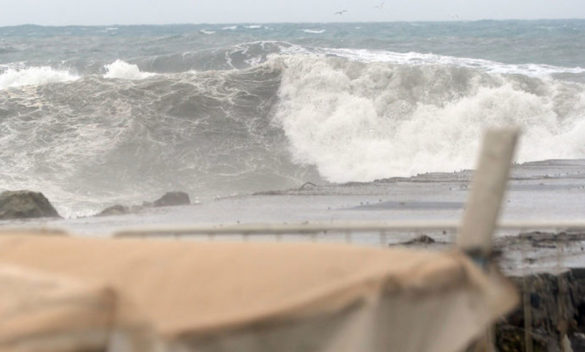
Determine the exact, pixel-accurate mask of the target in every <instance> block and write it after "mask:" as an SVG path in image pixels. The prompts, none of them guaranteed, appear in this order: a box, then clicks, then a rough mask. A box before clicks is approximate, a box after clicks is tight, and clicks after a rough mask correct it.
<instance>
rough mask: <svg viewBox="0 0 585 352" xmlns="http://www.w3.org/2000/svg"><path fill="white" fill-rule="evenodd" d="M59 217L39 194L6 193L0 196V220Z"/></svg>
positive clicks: (25, 192)
mask: <svg viewBox="0 0 585 352" xmlns="http://www.w3.org/2000/svg"><path fill="white" fill-rule="evenodd" d="M43 217H60V216H59V213H57V210H55V208H54V207H53V206H52V205H51V203H50V202H49V200H48V199H47V198H46V197H45V196H44V195H43V194H42V193H40V192H31V191H6V192H2V194H0V219H3V220H6V219H24V218H43Z"/></svg>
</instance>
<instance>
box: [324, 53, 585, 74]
mask: <svg viewBox="0 0 585 352" xmlns="http://www.w3.org/2000/svg"><path fill="white" fill-rule="evenodd" d="M318 52H319V53H322V54H325V55H335V56H341V57H345V58H348V59H351V60H355V61H360V62H388V63H395V64H403V65H455V66H461V67H468V68H477V69H482V70H485V71H487V72H491V73H507V74H523V75H529V76H545V75H550V74H555V73H585V68H583V67H560V66H553V65H544V64H504V63H500V62H495V61H490V60H484V59H474V58H466V57H454V56H445V55H436V54H429V53H417V52H409V53H398V52H392V51H381V50H378V51H377V50H367V49H344V48H342V49H336V48H323V49H319V50H318Z"/></svg>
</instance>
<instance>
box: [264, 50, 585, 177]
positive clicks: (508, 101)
mask: <svg viewBox="0 0 585 352" xmlns="http://www.w3.org/2000/svg"><path fill="white" fill-rule="evenodd" d="M277 61H278V62H279V64H280V65H282V66H283V67H286V69H285V70H284V73H283V77H282V83H281V88H280V91H279V98H280V102H279V107H278V109H277V112H276V116H275V119H276V121H278V123H279V124H280V125H281V126H282V128H283V130H284V131H285V134H286V136H287V138H288V140H289V142H290V151H291V153H292V155H293V158H294V160H295V161H296V162H299V163H303V164H310V165H315V166H316V167H317V168H318V170H319V173H320V174H321V175H322V176H323V177H324V178H326V179H327V180H329V181H332V182H349V181H372V180H375V179H381V178H387V177H391V176H410V175H414V174H418V173H424V172H431V171H454V170H461V169H464V168H471V167H472V166H473V162H474V160H475V156H476V151H477V145H478V143H479V140H480V134H481V130H482V129H483V128H485V127H489V126H519V127H521V128H522V130H523V136H522V145H521V148H520V151H519V153H518V160H519V161H520V162H524V161H532V160H544V159H552V158H583V157H585V143H583V141H584V140H585V86H584V85H583V84H580V83H569V82H563V81H559V80H555V79H552V78H549V77H540V78H539V77H529V76H523V75H509V74H506V75H504V74H494V73H491V72H488V71H487V70H478V69H474V68H469V67H465V66H460V65H457V66H455V65H451V64H446V65H445V64H432V65H431V64H425V65H410V64H406V65H405V64H394V63H387V62H372V63H365V62H358V61H354V60H347V59H343V58H323V57H307V56H295V57H288V58H284V59H279V60H277Z"/></svg>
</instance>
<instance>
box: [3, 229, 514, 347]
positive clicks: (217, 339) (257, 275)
mask: <svg viewBox="0 0 585 352" xmlns="http://www.w3.org/2000/svg"><path fill="white" fill-rule="evenodd" d="M515 301H516V297H515V294H514V291H513V290H512V288H511V287H510V286H509V285H508V284H507V282H505V281H504V280H502V279H501V278H500V277H498V276H491V277H488V276H486V275H485V274H484V273H483V272H481V271H480V270H478V269H477V268H476V267H475V266H474V265H473V264H472V263H470V262H469V261H468V259H467V258H466V257H465V256H464V255H461V254H459V253H457V252H450V253H433V252H426V251H413V250H407V249H374V248H364V247H357V246H349V245H334V244H274V243H215V242H212V243H202V242H194V241H188V240H182V241H174V240H154V239H149V240H140V239H89V238H75V237H65V236H33V235H23V234H18V235H2V236H0V351H27V352H28V351H87V350H91V351H105V350H106V349H107V348H109V350H110V351H114V350H115V351H149V350H152V351H155V350H157V351H159V350H176V351H279V352H280V351H332V352H333V351H336V352H340V351H341V352H343V351H399V352H409V351H413V352H414V351H433V352H442V351H445V352H456V351H460V350H461V349H463V348H464V347H465V346H466V345H467V344H468V343H469V342H470V341H471V340H472V339H473V338H475V337H477V336H478V335H479V334H481V333H482V332H483V331H484V329H485V328H486V326H487V325H488V324H489V323H490V322H492V321H493V320H494V319H495V318H496V317H498V316H499V315H501V314H503V313H505V312H506V311H507V310H509V309H511V308H512V307H513V305H514V304H515Z"/></svg>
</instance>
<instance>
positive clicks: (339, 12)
mask: <svg viewBox="0 0 585 352" xmlns="http://www.w3.org/2000/svg"><path fill="white" fill-rule="evenodd" d="M346 12H347V10H341V11H337V12H335V15H343V14H344V13H346Z"/></svg>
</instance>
